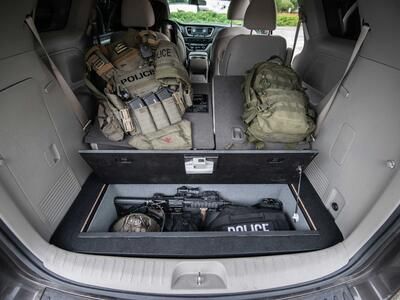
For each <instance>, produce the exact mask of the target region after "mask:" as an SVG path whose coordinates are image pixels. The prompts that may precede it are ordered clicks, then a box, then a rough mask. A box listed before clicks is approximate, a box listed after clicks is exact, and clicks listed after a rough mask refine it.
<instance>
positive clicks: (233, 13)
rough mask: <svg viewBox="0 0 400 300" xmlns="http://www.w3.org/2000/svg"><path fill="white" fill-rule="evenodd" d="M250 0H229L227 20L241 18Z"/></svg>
mask: <svg viewBox="0 0 400 300" xmlns="http://www.w3.org/2000/svg"><path fill="white" fill-rule="evenodd" d="M249 3H250V0H231V3H230V4H229V7H228V20H243V19H244V14H245V13H246V9H247V7H248V6H249Z"/></svg>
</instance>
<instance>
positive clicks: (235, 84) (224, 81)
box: [213, 76, 255, 149]
mask: <svg viewBox="0 0 400 300" xmlns="http://www.w3.org/2000/svg"><path fill="white" fill-rule="evenodd" d="M243 81H244V77H243V76H215V77H214V80H213V98H214V114H215V118H214V119H215V147H216V149H226V148H232V149H255V146H254V145H253V144H251V143H248V142H247V141H246V139H244V140H243V143H236V142H235V141H234V140H233V138H232V135H233V129H234V128H239V129H240V130H241V131H242V132H243V133H245V130H246V126H245V124H244V122H243V120H242V114H243V105H244V96H243V93H242V84H243ZM232 144H233V145H232Z"/></svg>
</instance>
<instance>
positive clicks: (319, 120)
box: [314, 25, 370, 138]
mask: <svg viewBox="0 0 400 300" xmlns="http://www.w3.org/2000/svg"><path fill="white" fill-rule="evenodd" d="M369 31H370V27H369V26H368V25H363V27H362V28H361V33H360V36H359V37H358V40H357V42H356V45H355V46H354V50H353V53H352V54H351V57H350V60H349V63H348V64H347V67H346V70H345V71H344V73H343V75H342V77H341V78H340V80H339V82H338V83H337V84H336V85H335V87H334V89H333V92H332V94H331V96H330V98H329V100H328V102H327V103H326V104H325V106H324V107H323V109H322V110H321V112H320V113H319V115H318V118H317V127H316V129H315V132H314V138H315V137H317V135H318V134H319V132H320V130H321V127H322V125H323V123H324V121H325V120H326V117H327V116H328V113H329V111H330V109H331V107H332V105H333V102H334V101H335V99H336V96H337V94H338V92H339V90H340V87H341V86H342V83H343V81H344V80H345V79H346V76H347V75H348V74H349V72H350V70H351V68H352V67H353V64H354V62H355V60H356V58H357V56H358V54H359V53H360V50H361V47H362V45H363V43H364V41H365V39H366V38H367V35H368V32H369Z"/></svg>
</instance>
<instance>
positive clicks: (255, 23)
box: [243, 0, 276, 31]
mask: <svg viewBox="0 0 400 300" xmlns="http://www.w3.org/2000/svg"><path fill="white" fill-rule="evenodd" d="M243 25H244V27H246V28H248V29H251V30H257V29H258V30H269V31H272V30H275V28H276V7H275V1H274V0H251V1H250V5H249V7H248V8H247V10H246V13H245V15H244V22H243Z"/></svg>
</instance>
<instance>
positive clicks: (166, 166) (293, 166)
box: [52, 150, 342, 257]
mask: <svg viewBox="0 0 400 300" xmlns="http://www.w3.org/2000/svg"><path fill="white" fill-rule="evenodd" d="M81 155H82V156H83V157H84V159H85V160H86V161H87V162H88V163H89V165H90V166H91V167H92V168H93V170H94V174H93V175H92V176H91V177H90V178H89V180H88V181H87V183H86V184H85V185H84V187H83V190H82V192H81V193H80V195H79V196H78V198H77V199H76V201H75V203H74V204H73V206H72V207H71V209H70V211H69V212H68V213H67V215H66V217H65V218H64V220H63V221H62V223H61V224H60V226H59V227H58V229H57V231H56V232H55V234H54V235H53V237H52V243H54V244H56V245H57V246H60V247H62V248H64V249H68V250H71V251H76V252H83V253H96V254H109V255H131V256H151V257H232V256H248V255H267V254H276V253H293V252H303V251H312V250H318V249H323V248H326V247H329V246H332V245H334V244H336V243H338V242H340V241H341V240H342V235H341V233H340V231H339V229H338V228H337V227H336V225H335V222H334V220H333V218H332V217H331V215H330V214H329V212H328V211H327V209H326V208H325V206H324V205H323V203H322V202H321V200H320V198H319V197H318V195H317V193H316V192H315V191H314V189H313V187H312V186H311V184H310V182H309V181H308V179H307V177H306V176H305V174H303V173H302V170H304V169H305V168H306V167H307V165H308V164H309V163H310V162H311V161H312V159H313V158H314V157H315V156H316V155H317V152H316V151H312V150H310V151H308V150H306V151H304V150H303V151H242V150H231V151H186V152H185V151H170V152H167V151H149V152H146V151H135V150H127V151H121V150H116V151H111V150H87V151H81ZM300 176H301V177H300ZM299 180H300V186H299ZM181 186H190V187H194V188H198V189H199V190H201V191H215V192H218V194H219V195H220V196H221V198H222V199H224V200H228V201H230V202H232V203H233V204H235V205H242V206H252V205H254V204H256V203H258V202H259V201H260V199H263V198H274V199H279V200H280V201H281V202H282V203H283V212H284V213H285V214H286V216H287V220H288V221H289V223H290V227H291V228H290V229H288V230H278V231H273V230H271V231H262V230H261V231H260V230H257V231H254V230H252V229H254V226H253V227H251V225H248V227H245V226H244V227H237V229H235V230H232V231H210V230H197V231H173V232H171V231H170V232H111V231H110V227H111V226H112V224H113V223H115V221H116V220H117V219H118V217H119V216H118V212H119V210H118V206H117V205H116V204H115V203H116V202H117V203H118V199H131V198H140V197H144V198H149V197H152V196H153V195H154V194H155V193H162V194H164V195H174V194H175V193H176V190H177V188H179V187H181ZM298 190H300V193H299V196H297V195H298V194H297V191H298ZM297 205H298V209H296V206H297ZM296 211H297V212H298V222H294V221H293V220H292V217H293V215H294V213H295V212H296ZM264 229H265V228H264Z"/></svg>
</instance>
